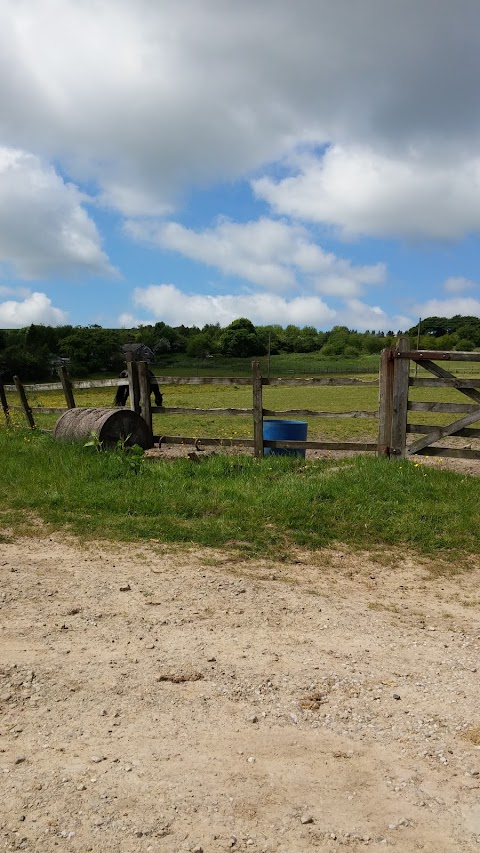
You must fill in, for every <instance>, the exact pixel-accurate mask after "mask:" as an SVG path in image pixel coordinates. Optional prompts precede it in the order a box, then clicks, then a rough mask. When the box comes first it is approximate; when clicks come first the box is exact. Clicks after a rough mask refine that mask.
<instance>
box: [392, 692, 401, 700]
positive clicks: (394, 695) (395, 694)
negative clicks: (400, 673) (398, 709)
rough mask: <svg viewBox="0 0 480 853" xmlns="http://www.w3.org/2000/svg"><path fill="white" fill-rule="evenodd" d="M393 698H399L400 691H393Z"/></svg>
mask: <svg viewBox="0 0 480 853" xmlns="http://www.w3.org/2000/svg"><path fill="white" fill-rule="evenodd" d="M393 698H394V699H397V700H398V699H400V698H401V696H400V693H394V694H393Z"/></svg>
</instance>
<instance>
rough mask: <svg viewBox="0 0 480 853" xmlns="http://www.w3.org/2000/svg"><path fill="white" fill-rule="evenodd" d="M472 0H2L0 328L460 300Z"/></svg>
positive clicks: (280, 317)
mask: <svg viewBox="0 0 480 853" xmlns="http://www.w3.org/2000/svg"><path fill="white" fill-rule="evenodd" d="M479 81H480V3H479V0H455V2H452V0H295V2H292V0H241V2H239V0H181V2H180V0H135V2H132V0H0V328H2V327H3V328H11V327H18V326H24V325H26V324H28V323H31V322H34V323H49V324H58V323H64V322H69V323H73V324H89V323H100V324H102V325H105V326H122V325H125V326H129V325H134V324H135V325H136V324H137V323H140V322H144V323H148V322H156V321H158V320H164V321H165V322H167V323H170V324H172V325H177V324H181V323H185V324H187V325H193V324H196V325H198V326H202V325H203V324H205V323H207V322H216V321H219V322H220V323H221V324H222V325H225V324H227V323H229V322H230V321H231V320H232V319H234V318H235V317H238V316H247V317H249V318H250V319H252V320H253V321H254V322H256V323H262V324H263V323H270V322H274V323H281V324H283V325H286V324H288V323H295V324H298V325H315V326H317V327H318V328H330V327H331V326H332V325H335V324H346V325H348V326H350V327H352V328H357V329H359V330H364V329H373V328H376V329H384V330H385V331H387V330H388V329H393V330H394V331H396V330H397V329H399V328H406V327H408V326H410V325H413V323H415V322H416V320H417V318H418V317H419V316H423V317H425V316H428V315H431V314H442V315H450V316H451V315H452V314H456V313H462V314H474V315H477V316H480V267H479V262H480V251H479V248H480V240H479V237H480V85H479Z"/></svg>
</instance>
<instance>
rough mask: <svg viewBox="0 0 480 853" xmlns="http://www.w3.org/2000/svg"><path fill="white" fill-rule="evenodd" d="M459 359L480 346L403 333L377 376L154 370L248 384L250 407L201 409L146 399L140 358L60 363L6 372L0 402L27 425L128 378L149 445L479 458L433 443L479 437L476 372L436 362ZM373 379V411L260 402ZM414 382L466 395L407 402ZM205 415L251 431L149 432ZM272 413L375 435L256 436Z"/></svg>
mask: <svg viewBox="0 0 480 853" xmlns="http://www.w3.org/2000/svg"><path fill="white" fill-rule="evenodd" d="M447 361H460V362H467V361H468V362H480V353H464V352H444V351H435V350H433V351H428V352H427V351H420V350H410V345H409V341H408V339H407V338H404V337H403V338H399V340H398V341H397V344H396V346H395V347H394V348H391V349H386V350H384V351H383V352H382V354H381V358H380V370H379V379H378V382H377V381H376V380H374V381H363V380H361V379H356V378H346V377H339V378H332V377H328V378H325V377H323V378H320V377H318V378H315V377H314V378H311V379H304V378H275V379H269V378H266V377H264V376H262V375H261V373H260V368H259V365H258V362H253V364H252V375H251V377H245V376H242V377H199V376H190V377H179V376H159V377H157V381H158V382H159V384H160V386H165V385H231V386H234V385H235V386H239V385H241V386H245V385H249V386H251V387H252V406H251V407H250V408H230V407H228V408H217V409H203V408H190V407H185V406H164V407H157V406H152V405H151V400H150V386H149V379H148V372H147V365H146V364H145V363H143V362H133V361H130V362H128V363H127V370H128V379H98V380H79V381H72V380H71V379H70V377H69V376H68V374H67V372H66V370H65V367H63V366H62V367H59V368H58V374H59V379H60V381H59V382H47V383H42V384H35V385H28V384H26V385H23V384H22V382H21V381H20V379H19V378H18V377H17V376H16V377H14V381H15V385H6V386H3V385H2V383H1V381H0V404H1V406H2V409H3V412H4V416H5V420H6V423H7V426H9V425H10V424H11V414H10V413H11V411H14V410H20V411H23V413H24V416H25V418H26V421H27V424H28V426H29V427H30V428H31V429H35V419H34V416H35V414H37V413H52V414H55V413H58V414H61V413H62V412H64V411H65V409H66V408H67V409H71V408H75V406H76V403H75V391H76V390H77V389H89V388H117V387H118V386H121V385H128V386H129V392H130V408H131V409H132V410H134V411H136V412H138V413H139V414H140V415H141V416H142V417H143V418H144V420H145V421H146V423H147V424H148V426H149V428H150V431H151V433H152V444H153V443H158V444H159V446H161V445H162V444H183V445H194V446H197V447H198V446H201V445H203V446H206V447H209V446H210V447H212V446H220V447H222V446H223V447H248V448H253V450H254V454H255V456H263V453H264V448H265V447H270V448H289V449H311V450H340V451H346V450H353V451H360V452H378V455H379V456H388V457H397V458H398V457H412V456H414V455H416V454H420V455H428V456H432V455H436V456H453V457H463V458H467V459H480V450H472V449H471V448H469V447H439V446H438V445H437V442H439V441H441V440H443V439H445V438H446V437H448V436H451V435H452V436H461V437H468V438H474V439H476V438H480V429H472V428H471V425H472V424H474V423H476V422H477V421H480V390H477V389H480V378H478V379H466V378H464V377H457V376H455V375H454V374H452V373H451V372H449V371H447V370H446V369H445V368H444V367H442V366H440V365H439V364H438V363H437V362H447ZM411 362H413V363H415V364H417V365H420V366H421V367H422V368H424V369H425V370H426V371H428V372H429V373H430V374H432V375H431V376H428V377H419V378H418V377H416V376H411V374H410V364H411ZM377 385H378V392H379V393H378V410H375V411H351V412H329V411H318V410H314V409H286V410H282V411H276V410H273V409H266V408H264V406H263V388H264V387H265V386H303V387H311V388H314V387H317V388H318V387H345V386H355V387H360V388H365V387H369V386H370V387H371V386H377ZM411 387H414V388H415V387H417V388H434V389H435V388H437V389H438V388H453V389H456V390H457V391H459V392H461V393H462V394H464V395H465V396H466V397H468V398H469V400H470V401H471V402H469V403H468V404H465V403H463V404H462V403H446V402H435V401H432V402H415V401H412V400H410V399H409V389H410V388H411ZM58 390H61V391H63V394H64V396H65V403H66V407H57V406H30V405H29V402H28V397H27V393H28V392H41V391H58ZM12 391H16V392H17V394H18V397H19V400H20V405H14V406H9V404H8V401H7V395H6V392H12ZM409 412H441V413H445V412H446V413H450V412H457V413H459V414H461V415H462V417H460V418H458V419H456V420H454V421H453V422H452V423H450V424H448V425H446V426H430V425H428V424H415V423H409V422H408V416H409ZM154 414H161V415H166V416H168V415H213V416H228V417H239V416H248V417H251V418H252V420H253V438H208V437H201V438H199V437H194V436H179V435H168V434H163V435H153V430H152V415H154ZM265 417H273V418H287V419H291V418H296V417H301V418H340V419H343V418H371V419H378V437H377V441H375V442H373V441H372V442H368V441H367V442H357V441H271V440H266V439H264V438H263V420H264V418H265ZM411 434H416V435H420V436H421V437H420V438H417V439H415V440H413V441H412V442H407V436H409V435H411Z"/></svg>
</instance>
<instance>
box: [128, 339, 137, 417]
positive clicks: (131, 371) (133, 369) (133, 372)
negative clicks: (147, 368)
mask: <svg viewBox="0 0 480 853" xmlns="http://www.w3.org/2000/svg"><path fill="white" fill-rule="evenodd" d="M126 355H127V373H128V388H129V393H130V408H131V410H132V412H136V413H137V415H139V414H140V384H139V381H138V364H137V362H136V361H133V359H132V353H131V352H127V354H126Z"/></svg>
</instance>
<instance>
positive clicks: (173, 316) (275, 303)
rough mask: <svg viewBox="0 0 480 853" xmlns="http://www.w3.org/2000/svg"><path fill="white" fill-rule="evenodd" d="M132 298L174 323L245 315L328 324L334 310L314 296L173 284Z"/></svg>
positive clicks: (262, 320)
mask: <svg viewBox="0 0 480 853" xmlns="http://www.w3.org/2000/svg"><path fill="white" fill-rule="evenodd" d="M133 301H134V303H135V304H136V305H137V306H140V307H142V308H146V309H147V310H148V311H149V312H150V313H151V314H152V315H153V316H154V317H155V318H156V319H157V320H163V321H164V322H166V323H168V324H170V325H173V326H176V325H181V324H182V323H183V324H185V325H187V326H189V325H190V326H199V327H202V326H204V325H205V324H206V323H220V325H221V326H227V325H228V324H229V323H231V322H232V320H235V319H236V318H237V317H248V318H249V319H250V320H252V322H253V323H255V324H257V325H265V324H269V323H279V324H280V325H282V326H286V325H288V324H289V323H293V324H294V325H297V326H307V325H309V326H310V325H311V326H317V327H319V328H321V327H323V328H325V327H326V326H331V325H332V324H333V323H335V322H336V316H337V313H336V311H335V310H333V309H332V308H329V306H328V305H326V304H325V302H323V300H322V299H320V298H319V297H318V296H299V297H296V298H294V299H284V298H283V297H282V296H279V295H278V294H274V293H252V294H242V295H227V296H210V295H204V294H195V293H184V292H183V291H181V290H179V289H178V288H176V287H174V285H173V284H159V285H150V287H145V288H137V289H136V290H135V291H134V296H133Z"/></svg>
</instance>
